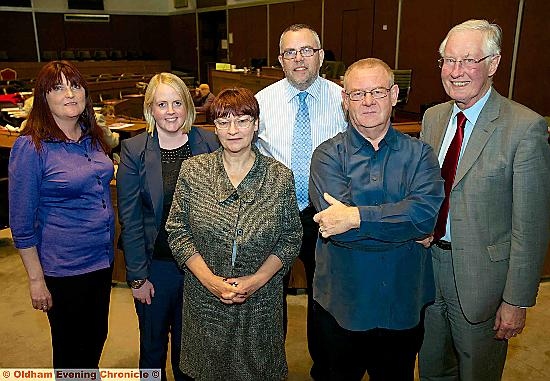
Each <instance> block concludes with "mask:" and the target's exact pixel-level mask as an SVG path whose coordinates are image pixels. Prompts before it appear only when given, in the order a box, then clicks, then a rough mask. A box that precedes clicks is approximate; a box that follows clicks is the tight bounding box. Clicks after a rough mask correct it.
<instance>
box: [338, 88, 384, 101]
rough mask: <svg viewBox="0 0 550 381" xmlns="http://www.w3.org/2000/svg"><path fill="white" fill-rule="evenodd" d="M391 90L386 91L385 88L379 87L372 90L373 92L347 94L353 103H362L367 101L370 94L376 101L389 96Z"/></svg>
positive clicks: (363, 91) (358, 91)
mask: <svg viewBox="0 0 550 381" xmlns="http://www.w3.org/2000/svg"><path fill="white" fill-rule="evenodd" d="M390 90H391V87H390V88H389V89H386V88H385V87H377V88H376V89H372V90H371V91H367V90H356V91H352V92H350V93H346V94H347V95H348V97H349V99H351V100H352V101H362V100H363V99H365V97H366V96H367V94H370V95H371V97H373V98H374V99H382V98H385V97H387V96H388V94H389V92H390Z"/></svg>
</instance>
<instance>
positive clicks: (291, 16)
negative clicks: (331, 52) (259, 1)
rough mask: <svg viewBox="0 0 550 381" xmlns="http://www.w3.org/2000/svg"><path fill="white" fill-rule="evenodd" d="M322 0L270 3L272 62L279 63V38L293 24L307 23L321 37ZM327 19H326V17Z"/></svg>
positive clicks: (270, 48)
mask: <svg viewBox="0 0 550 381" xmlns="http://www.w3.org/2000/svg"><path fill="white" fill-rule="evenodd" d="M321 13H322V9H321V2H320V1H318V0H303V1H300V2H295V3H280V4H270V5H269V58H270V61H271V62H269V63H270V64H272V65H278V64H279V63H278V61H277V57H278V55H279V39H280V38H281V34H282V33H283V31H284V30H285V29H286V28H288V27H289V26H291V25H292V24H307V25H309V26H310V27H311V28H313V29H314V30H315V31H316V32H317V33H318V34H319V38H321ZM325 20H326V19H325Z"/></svg>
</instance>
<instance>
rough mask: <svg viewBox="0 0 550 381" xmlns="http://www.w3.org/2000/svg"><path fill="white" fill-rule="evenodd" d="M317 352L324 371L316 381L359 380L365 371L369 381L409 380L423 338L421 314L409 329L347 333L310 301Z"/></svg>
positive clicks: (410, 379) (328, 314)
mask: <svg viewBox="0 0 550 381" xmlns="http://www.w3.org/2000/svg"><path fill="white" fill-rule="evenodd" d="M313 308H314V310H315V318H316V325H317V329H318V333H319V334H320V337H319V338H320V340H319V343H320V346H321V350H322V351H323V352H324V353H325V358H326V359H327V362H328V372H327V373H325V374H324V375H320V376H318V377H316V378H315V380H316V381H319V380H322V381H343V380H346V381H360V380H361V379H362V378H363V376H364V375H365V372H368V374H369V380H371V381H413V380H414V365H415V361H416V355H417V353H418V351H419V350H420V347H421V345H422V340H423V337H424V323H423V320H424V313H422V314H421V321H420V324H419V325H417V326H416V327H414V328H411V329H404V330H391V329H382V328H375V329H371V330H368V331H349V330H347V329H344V328H342V327H341V326H340V325H338V323H337V322H336V320H335V319H334V317H333V316H332V315H331V314H330V313H328V312H327V311H326V310H325V309H324V308H323V307H321V305H320V304H319V303H317V302H314V307H313Z"/></svg>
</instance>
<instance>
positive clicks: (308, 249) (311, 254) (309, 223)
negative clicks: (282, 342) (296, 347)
mask: <svg viewBox="0 0 550 381" xmlns="http://www.w3.org/2000/svg"><path fill="white" fill-rule="evenodd" d="M315 213H316V212H315V208H313V206H311V205H310V206H308V207H307V208H305V209H304V210H303V211H301V212H300V221H301V223H302V229H303V232H304V235H303V237H302V245H301V247H300V253H299V255H298V258H300V260H301V261H302V263H303V264H304V270H305V273H306V284H307V290H306V291H307V344H308V349H309V354H310V356H311V359H312V360H313V367H312V369H311V373H312V376H313V377H314V375H315V374H316V373H318V372H323V370H322V369H320V367H321V366H322V365H323V364H324V361H322V359H321V358H320V354H319V350H318V347H319V345H318V343H317V337H318V335H317V334H316V333H315V332H314V331H313V329H314V328H313V327H314V324H313V314H314V312H313V275H314V274H315V245H316V243H317V237H318V235H319V225H318V224H317V223H316V222H315V221H313V216H314V215H315ZM289 279H290V273H289V274H287V275H286V276H285V279H284V281H283V285H284V298H283V300H284V305H283V327H284V330H285V336H286V330H287V324H288V318H287V302H286V295H287V293H288V282H289Z"/></svg>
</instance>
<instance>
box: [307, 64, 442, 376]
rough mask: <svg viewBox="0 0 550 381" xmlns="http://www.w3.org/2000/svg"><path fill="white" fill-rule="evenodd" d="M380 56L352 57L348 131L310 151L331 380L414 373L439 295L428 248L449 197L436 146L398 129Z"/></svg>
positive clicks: (392, 87) (319, 318) (318, 301)
mask: <svg viewBox="0 0 550 381" xmlns="http://www.w3.org/2000/svg"><path fill="white" fill-rule="evenodd" d="M393 81H394V79H393V72H392V70H391V69H390V68H389V67H388V65H386V64H385V63H384V62H383V61H381V60H378V59H375V58H368V59H363V60H360V61H358V62H356V63H354V64H353V65H351V66H350V67H349V68H348V70H347V71H346V75H345V77H344V91H343V92H342V98H343V102H344V108H345V110H346V111H347V112H348V115H349V126H348V129H347V130H346V131H345V132H342V133H340V134H338V135H336V136H335V137H334V138H332V139H329V140H328V141H326V142H324V143H322V144H321V145H320V146H319V147H318V148H317V149H316V150H315V151H314V153H313V158H312V162H311V177H310V184H309V193H310V198H311V201H312V202H313V205H314V206H315V208H316V210H318V211H320V212H319V213H317V214H316V215H315V216H314V220H315V221H316V222H318V223H319V232H320V236H319V238H318V240H317V247H316V262H317V267H316V270H315V277H314V283H313V292H314V299H315V303H314V309H315V314H314V316H315V318H316V326H317V327H318V328H319V329H318V332H319V334H320V342H321V348H322V350H323V351H324V354H325V358H327V360H328V367H329V372H328V374H327V375H326V378H325V379H327V380H361V379H362V377H363V375H364V373H365V371H367V372H368V373H369V376H370V380H403V381H404V380H411V381H412V380H413V379H414V366H415V359H416V354H417V353H418V351H419V349H420V346H421V344H422V337H423V309H424V307H425V306H426V305H427V304H428V303H430V302H432V301H433V300H434V297H435V290H434V279H433V271H432V263H431V258H430V255H429V251H428V250H427V249H426V248H424V246H422V245H421V244H420V243H417V242H416V241H418V240H420V239H422V238H425V237H426V236H428V235H430V234H431V233H432V232H433V228H434V225H435V222H436V217H437V212H438V210H439V207H440V205H441V202H442V201H443V198H444V191H443V180H442V178H441V175H440V168H439V163H438V161H437V157H436V155H435V154H434V152H433V150H432V148H431V147H430V146H429V145H427V144H425V143H423V142H421V141H419V140H417V139H414V138H411V137H409V136H408V135H404V134H402V133H400V132H399V131H396V130H395V129H394V128H393V127H392V125H391V120H390V117H391V113H392V107H393V106H394V105H395V103H396V102H397V95H398V93H399V88H398V86H397V85H396V84H394V82H393Z"/></svg>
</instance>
